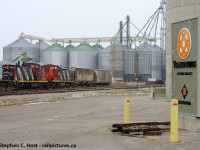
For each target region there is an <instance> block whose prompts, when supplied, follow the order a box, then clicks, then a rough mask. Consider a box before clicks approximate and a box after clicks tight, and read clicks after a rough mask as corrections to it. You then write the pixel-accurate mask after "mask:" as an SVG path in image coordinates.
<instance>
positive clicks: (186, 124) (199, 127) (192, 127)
mask: <svg viewBox="0 0 200 150" xmlns="http://www.w3.org/2000/svg"><path fill="white" fill-rule="evenodd" d="M179 128H182V129H187V130H189V131H193V132H200V118H197V117H194V116H187V115H183V114H179Z"/></svg>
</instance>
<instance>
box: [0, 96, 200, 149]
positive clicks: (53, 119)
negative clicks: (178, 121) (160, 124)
mask: <svg viewBox="0 0 200 150" xmlns="http://www.w3.org/2000/svg"><path fill="white" fill-rule="evenodd" d="M127 97H129V99H130V101H131V122H142V121H169V108H170V102H169V99H165V98H156V99H154V100H152V99H150V98H149V95H145V94H142V93H140V94H137V95H129V96H127ZM123 99H124V96H100V97H89V98H77V99H66V100H63V101H54V102H50V103H42V102H40V103H30V104H23V105H14V106H1V107H0V150H4V149H7V148H6V147H4V146H5V145H4V144H10V143H11V144H16V146H19V147H15V148H8V149H14V150H18V149H19V150H21V149H24V150H29V149H30V150H34V149H38V150H40V149H46V150H50V149H51V150H54V149H55V150H66V149H71V150H73V149H74V150H161V149H163V150H164V149H166V150H172V149H173V150H199V149H200V148H199V147H200V146H199V145H200V134H199V133H191V132H188V131H184V130H180V142H178V143H175V144H174V143H170V142H169V133H164V134H163V135H162V136H157V137H145V138H137V137H129V136H121V135H119V133H112V132H111V131H110V129H111V126H112V124H113V123H123ZM47 143H50V144H66V145H65V146H66V148H58V147H57V148H53V147H51V148H50V147H44V146H49V145H48V144H47ZM45 144H46V145H45ZM21 146H22V147H21ZM31 146H32V147H31ZM68 146H72V147H70V148H67V147H68ZM75 146H76V147H75Z"/></svg>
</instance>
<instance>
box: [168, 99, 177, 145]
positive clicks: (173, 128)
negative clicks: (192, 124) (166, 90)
mask: <svg viewBox="0 0 200 150" xmlns="http://www.w3.org/2000/svg"><path fill="white" fill-rule="evenodd" d="M170 141H171V142H178V100H176V99H173V100H172V101H171V128H170Z"/></svg>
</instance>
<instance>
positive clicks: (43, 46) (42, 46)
mask: <svg viewBox="0 0 200 150" xmlns="http://www.w3.org/2000/svg"><path fill="white" fill-rule="evenodd" d="M35 46H37V48H38V49H39V53H40V60H39V61H40V62H41V60H43V58H42V51H43V50H45V49H47V48H48V47H49V46H50V45H49V44H47V43H46V42H44V41H39V42H37V43H35Z"/></svg>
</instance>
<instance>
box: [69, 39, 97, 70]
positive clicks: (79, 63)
mask: <svg viewBox="0 0 200 150" xmlns="http://www.w3.org/2000/svg"><path fill="white" fill-rule="evenodd" d="M97 55H98V51H97V50H96V49H95V48H94V47H92V46H91V45H89V44H88V43H86V42H84V43H81V44H79V45H78V46H77V47H76V48H75V49H74V50H72V51H69V67H75V68H88V69H96V68H97Z"/></svg>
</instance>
